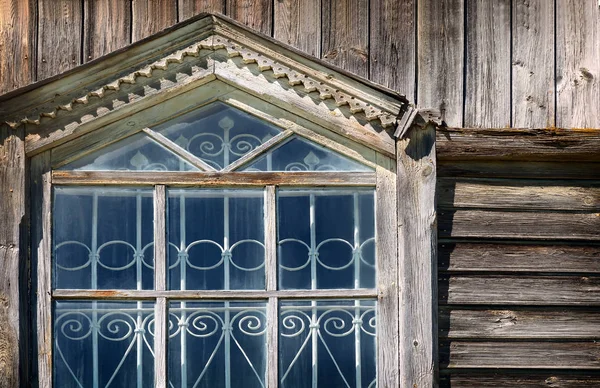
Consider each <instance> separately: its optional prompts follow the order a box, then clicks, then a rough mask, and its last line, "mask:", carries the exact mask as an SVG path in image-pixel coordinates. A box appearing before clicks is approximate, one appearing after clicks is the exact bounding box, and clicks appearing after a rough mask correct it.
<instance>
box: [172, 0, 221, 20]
mask: <svg viewBox="0 0 600 388" xmlns="http://www.w3.org/2000/svg"><path fill="white" fill-rule="evenodd" d="M178 1H179V3H178V6H177V8H178V12H179V14H178V17H179V21H180V22H181V21H183V20H185V19H189V18H191V17H192V16H195V15H198V14H199V13H202V12H218V13H225V0H178Z"/></svg>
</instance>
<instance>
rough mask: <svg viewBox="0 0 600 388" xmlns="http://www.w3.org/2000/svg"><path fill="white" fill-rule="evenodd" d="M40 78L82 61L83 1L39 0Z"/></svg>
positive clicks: (38, 58) (38, 62)
mask: <svg viewBox="0 0 600 388" xmlns="http://www.w3.org/2000/svg"><path fill="white" fill-rule="evenodd" d="M38 1H39V2H38V11H39V17H38V50H37V51H38V53H37V80H42V79H44V78H48V77H51V76H53V75H55V74H59V73H62V72H64V71H67V70H69V69H71V68H73V67H75V66H77V65H80V64H81V57H82V52H81V39H82V36H81V30H82V26H83V19H82V17H83V15H82V11H83V9H82V2H81V0H38Z"/></svg>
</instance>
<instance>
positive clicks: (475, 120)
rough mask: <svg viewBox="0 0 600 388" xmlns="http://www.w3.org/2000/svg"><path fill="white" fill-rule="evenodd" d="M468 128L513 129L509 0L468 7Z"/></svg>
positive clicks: (474, 0)
mask: <svg viewBox="0 0 600 388" xmlns="http://www.w3.org/2000/svg"><path fill="white" fill-rule="evenodd" d="M466 12H467V15H466V23H467V26H466V31H467V35H466V36H465V39H466V41H467V44H466V53H465V56H466V80H465V106H464V111H465V117H464V126H465V127H491V128H506V127H510V124H511V123H510V111H511V110H510V88H511V85H510V66H511V65H510V44H511V42H510V0H497V1H488V0H469V1H467V7H466Z"/></svg>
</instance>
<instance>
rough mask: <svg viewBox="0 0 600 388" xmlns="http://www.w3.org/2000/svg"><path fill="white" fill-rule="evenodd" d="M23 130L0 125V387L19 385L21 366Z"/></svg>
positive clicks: (24, 251)
mask: <svg viewBox="0 0 600 388" xmlns="http://www.w3.org/2000/svg"><path fill="white" fill-rule="evenodd" d="M24 151H25V149H24V130H23V129H22V128H21V129H20V130H16V131H14V130H11V129H8V128H7V127H0V214H1V215H2V216H0V387H2V388H9V387H17V386H19V381H20V376H19V371H20V368H25V364H23V365H20V363H21V362H24V361H25V360H26V358H24V357H26V356H25V355H24V354H23V352H25V353H26V351H27V348H26V346H23V345H24V344H26V343H27V342H26V340H25V338H21V337H22V336H21V334H20V330H21V324H24V323H25V322H21V320H24V319H26V317H25V316H24V314H23V307H24V306H23V305H22V304H23V303H27V287H26V286H25V287H23V286H22V285H21V284H20V280H21V282H24V283H23V284H25V285H26V284H27V279H22V275H23V271H22V269H21V268H22V266H26V262H25V261H26V258H27V249H24V248H25V247H23V246H22V241H26V240H25V234H26V233H27V221H26V220H25V218H24V217H25V213H26V211H25V198H26V196H27V194H26V192H25V153H24Z"/></svg>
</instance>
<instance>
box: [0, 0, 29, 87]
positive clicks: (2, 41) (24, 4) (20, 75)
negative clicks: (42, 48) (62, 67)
mask: <svg viewBox="0 0 600 388" xmlns="http://www.w3.org/2000/svg"><path fill="white" fill-rule="evenodd" d="M36 14H37V4H36V2H35V0H28V1H23V0H3V1H1V2H0V74H2V76H1V77H0V94H4V93H7V92H9V91H11V90H13V89H16V88H19V87H22V86H25V85H28V84H30V83H32V82H33V81H35V77H36V74H35V65H36V59H35V54H36V50H35V48H36V39H37V36H36V32H37V25H36Z"/></svg>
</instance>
